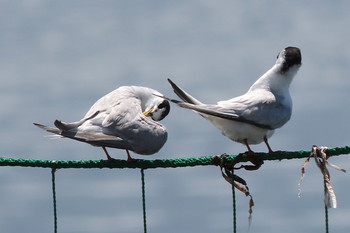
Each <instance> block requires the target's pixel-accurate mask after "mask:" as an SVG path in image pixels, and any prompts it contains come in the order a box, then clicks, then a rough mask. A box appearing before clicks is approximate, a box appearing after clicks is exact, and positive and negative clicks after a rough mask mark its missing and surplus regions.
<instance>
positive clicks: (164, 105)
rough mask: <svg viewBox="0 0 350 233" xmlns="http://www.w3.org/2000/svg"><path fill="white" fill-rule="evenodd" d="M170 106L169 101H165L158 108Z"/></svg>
mask: <svg viewBox="0 0 350 233" xmlns="http://www.w3.org/2000/svg"><path fill="white" fill-rule="evenodd" d="M168 105H169V101H167V100H163V102H162V103H161V104H160V105H158V108H165V107H167V106H168Z"/></svg>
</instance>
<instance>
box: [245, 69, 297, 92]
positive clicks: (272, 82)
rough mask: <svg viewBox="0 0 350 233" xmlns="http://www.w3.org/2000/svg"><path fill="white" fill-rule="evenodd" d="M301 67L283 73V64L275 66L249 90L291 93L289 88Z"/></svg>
mask: <svg viewBox="0 0 350 233" xmlns="http://www.w3.org/2000/svg"><path fill="white" fill-rule="evenodd" d="M298 69H299V66H294V67H291V68H290V69H289V70H288V71H287V72H285V73H281V64H276V65H274V66H273V67H272V68H271V69H270V70H268V71H267V72H266V73H265V74H264V75H262V76H261V77H260V78H259V79H258V80H257V81H256V82H255V83H254V84H253V85H252V86H251V88H250V89H249V91H253V90H255V89H265V90H268V91H271V92H273V93H276V94H279V93H286V92H289V86H290V84H291V82H292V80H293V78H294V76H295V74H296V73H297V71H298Z"/></svg>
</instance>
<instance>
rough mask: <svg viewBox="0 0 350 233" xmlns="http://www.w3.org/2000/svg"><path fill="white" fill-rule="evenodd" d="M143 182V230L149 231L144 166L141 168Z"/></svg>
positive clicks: (145, 232)
mask: <svg viewBox="0 0 350 233" xmlns="http://www.w3.org/2000/svg"><path fill="white" fill-rule="evenodd" d="M141 183H142V212H143V232H144V233H147V221H146V191H145V174H144V169H143V168H142V169H141Z"/></svg>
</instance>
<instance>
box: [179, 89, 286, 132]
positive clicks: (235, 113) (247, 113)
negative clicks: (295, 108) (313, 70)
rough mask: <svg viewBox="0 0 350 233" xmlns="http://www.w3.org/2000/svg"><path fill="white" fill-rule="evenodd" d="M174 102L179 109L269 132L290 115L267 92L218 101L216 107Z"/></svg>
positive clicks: (279, 125)
mask: <svg viewBox="0 0 350 233" xmlns="http://www.w3.org/2000/svg"><path fill="white" fill-rule="evenodd" d="M173 102H174V101H173ZM175 102H176V103H177V104H178V105H179V106H180V107H183V108H188V109H192V110H194V111H197V112H199V113H202V114H206V115H209V116H215V117H219V118H224V119H228V120H234V121H238V122H244V123H248V124H252V125H255V126H257V127H260V128H264V129H270V130H271V129H276V128H279V127H281V126H282V125H283V124H285V123H286V122H287V121H288V120H289V119H290V115H291V109H288V107H286V106H284V105H282V104H280V103H279V102H278V101H276V98H275V96H274V95H273V94H272V93H271V92H268V91H261V92H260V93H249V92H248V93H247V94H245V95H242V96H239V97H236V98H233V99H230V100H227V101H220V102H218V104H217V105H210V104H201V105H194V104H190V103H184V102H180V101H175ZM204 117H205V116H204Z"/></svg>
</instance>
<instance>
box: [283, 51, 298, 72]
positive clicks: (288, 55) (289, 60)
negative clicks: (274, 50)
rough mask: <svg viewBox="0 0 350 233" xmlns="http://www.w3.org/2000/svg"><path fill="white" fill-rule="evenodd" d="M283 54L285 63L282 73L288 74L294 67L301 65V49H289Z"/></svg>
mask: <svg viewBox="0 0 350 233" xmlns="http://www.w3.org/2000/svg"><path fill="white" fill-rule="evenodd" d="M282 53H284V61H283V63H282V69H281V72H282V73H285V72H287V71H288V70H289V68H290V67H292V66H294V65H300V64H301V53H300V49H299V48H296V47H287V48H285V49H284V50H283V51H282Z"/></svg>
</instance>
